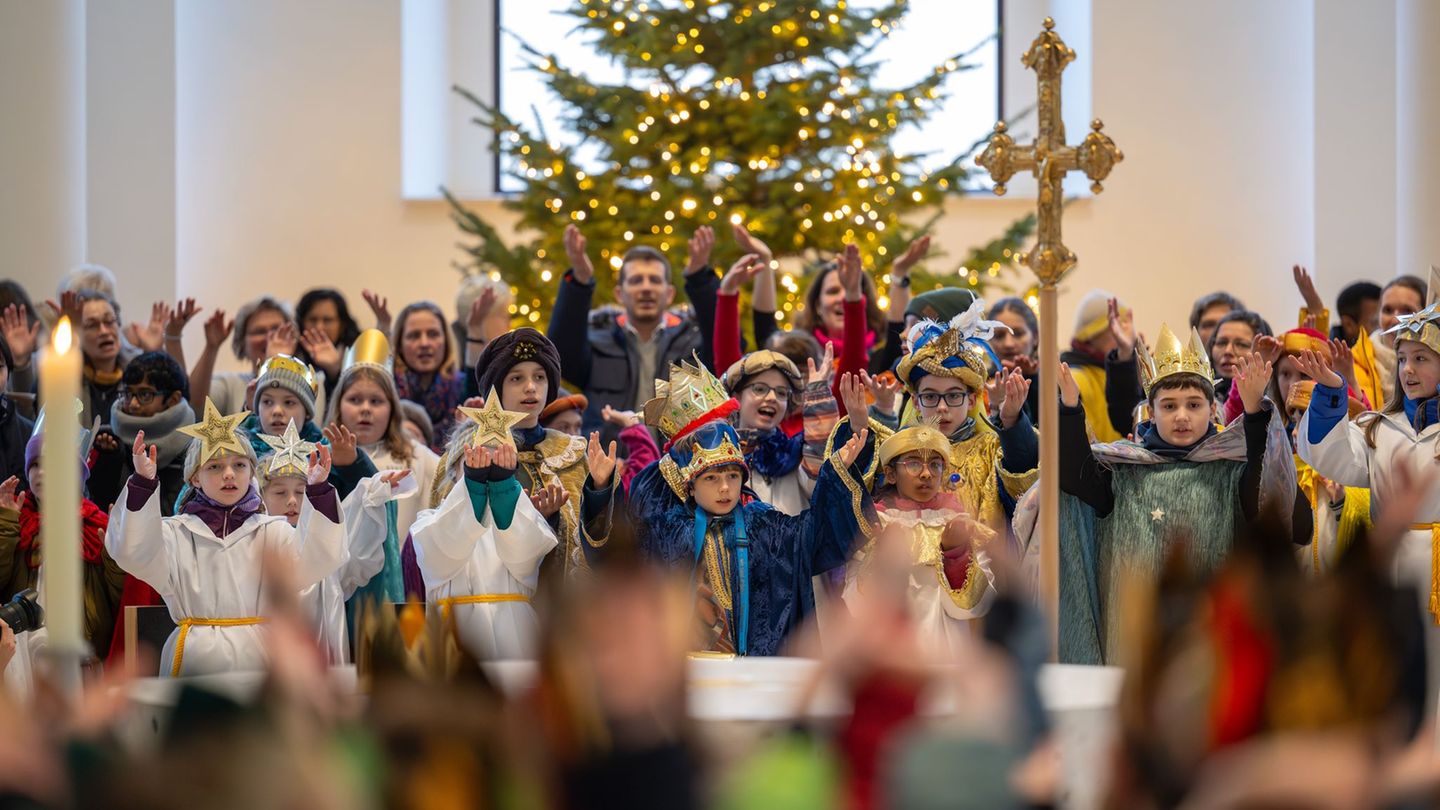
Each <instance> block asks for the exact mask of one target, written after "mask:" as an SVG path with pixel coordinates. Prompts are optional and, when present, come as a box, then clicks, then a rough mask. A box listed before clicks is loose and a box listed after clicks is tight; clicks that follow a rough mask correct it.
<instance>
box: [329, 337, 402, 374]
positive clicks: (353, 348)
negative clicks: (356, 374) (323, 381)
mask: <svg viewBox="0 0 1440 810" xmlns="http://www.w3.org/2000/svg"><path fill="white" fill-rule="evenodd" d="M355 366H374V367H375V368H379V369H383V370H385V371H394V369H395V358H394V356H393V355H392V354H391V353H390V338H388V337H385V333H384V332H381V331H380V330H379V329H366V330H365V331H364V332H361V333H360V336H359V337H357V338H355V342H354V343H352V344H350V348H348V349H346V350H345V360H344V361H343V362H342V363H341V364H340V372H341V373H342V374H343V373H345V372H346V371H348V370H350V369H352V368H354V367H355Z"/></svg>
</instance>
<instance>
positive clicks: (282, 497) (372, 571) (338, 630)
mask: <svg viewBox="0 0 1440 810" xmlns="http://www.w3.org/2000/svg"><path fill="white" fill-rule="evenodd" d="M284 438H285V439H290V440H292V441H293V443H294V445H295V446H294V447H291V448H287V447H285V446H283V445H282V447H281V448H277V451H276V452H275V453H272V454H271V455H269V456H266V457H265V458H263V459H261V461H260V497H261V498H262V499H263V500H264V502H265V511H266V512H268V513H269V514H271V515H281V516H283V517H284V518H285V519H286V520H287V521H289V523H290V525H291V526H295V525H296V524H298V523H299V521H300V510H301V507H302V505H303V504H304V502H305V487H306V483H305V478H306V470H305V469H304V468H302V467H301V466H300V465H299V464H297V463H295V460H296V459H298V458H302V457H306V456H308V455H309V453H310V452H312V451H313V450H314V448H315V445H314V444H312V443H310V442H304V441H302V440H301V439H300V438H299V436H298V435H295V436H293V438H292V431H287V432H286V434H285V437H284ZM286 449H290V450H292V452H288V453H287V452H285V450H286ZM418 491H419V487H418V486H416V483H415V478H414V476H412V475H411V474H410V471H409V470H391V471H387V472H383V473H380V474H379V475H375V476H371V477H369V478H366V479H363V480H362V481H360V483H359V485H358V486H356V487H355V489H354V490H353V491H352V492H351V493H350V495H349V496H348V497H346V498H345V500H344V501H343V502H342V503H341V504H340V512H341V514H342V515H343V516H344V519H345V545H346V548H347V549H348V550H349V559H348V560H347V561H346V562H345V564H344V565H342V566H340V568H339V570H337V571H336V572H335V573H333V574H331V575H329V576H327V577H325V578H324V579H322V580H320V581H319V582H317V583H315V584H314V585H311V586H309V587H307V588H304V589H303V590H301V592H300V605H301V609H302V610H303V611H304V612H305V614H306V616H307V617H309V619H310V622H311V624H312V626H313V627H314V628H315V637H316V641H317V642H318V643H319V645H320V648H321V649H322V650H324V651H325V653H326V657H327V659H328V661H329V662H330V664H332V665H337V664H348V663H350V637H349V632H348V630H347V629H346V621H345V602H346V600H348V599H349V598H350V597H351V596H352V595H353V594H354V593H355V591H356V590H357V589H358V588H360V586H362V585H364V584H365V583H367V582H369V581H370V578H371V577H373V576H375V575H376V574H378V573H380V569H381V568H383V567H384V565H385V547H384V542H385V533H386V532H387V531H388V530H389V525H388V523H389V519H388V515H387V512H386V507H385V505H386V504H387V503H388V502H390V501H392V500H401V499H404V498H409V497H412V496H414V495H415V493H416V492H418Z"/></svg>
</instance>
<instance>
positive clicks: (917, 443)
mask: <svg viewBox="0 0 1440 810" xmlns="http://www.w3.org/2000/svg"><path fill="white" fill-rule="evenodd" d="M917 450H930V451H933V452H935V453H938V454H939V455H940V457H941V458H943V459H945V462H946V463H947V464H948V463H950V440H949V439H948V438H946V437H945V434H944V433H941V432H940V431H939V430H937V429H936V428H934V427H932V426H931V425H927V424H920V425H912V426H910V427H906V428H901V429H900V430H897V431H895V432H894V433H892V434H891V435H890V438H888V439H886V440H885V441H883V442H881V443H880V450H879V455H880V466H882V467H883V466H885V465H886V464H889V463H890V462H891V461H894V460H895V459H896V458H898V457H900V456H903V455H905V454H906V453H913V452H915V451H917Z"/></svg>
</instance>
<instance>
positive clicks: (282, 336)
mask: <svg viewBox="0 0 1440 810" xmlns="http://www.w3.org/2000/svg"><path fill="white" fill-rule="evenodd" d="M299 345H300V337H299V335H297V334H296V333H295V322H294V321H286V322H284V323H282V324H280V328H279V329H276V330H275V331H274V332H271V333H270V337H269V338H267V339H266V341H265V356H266V357H274V356H275V355H277V354H291V355H293V354H294V353H295V347H296V346H299Z"/></svg>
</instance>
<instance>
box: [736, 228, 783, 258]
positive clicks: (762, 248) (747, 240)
mask: <svg viewBox="0 0 1440 810" xmlns="http://www.w3.org/2000/svg"><path fill="white" fill-rule="evenodd" d="M730 230H731V232H732V233H733V234H734V235H735V244H737V245H739V246H740V249H741V250H743V251H745V252H746V253H754V254H756V255H757V256H760V257H761V258H763V259H764V260H765V262H766V263H767V264H768V263H770V262H771V261H772V260H773V259H774V258H775V254H774V253H773V252H772V251H771V250H770V246H769V245H767V244H765V243H764V242H762V241H760V240H759V239H758V238H756V237H755V235H754V234H752V233H750V230H749V229H748V228H746V227H745V226H744V225H741V224H739V223H736V224H735V225H732V226H731V228H730Z"/></svg>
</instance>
